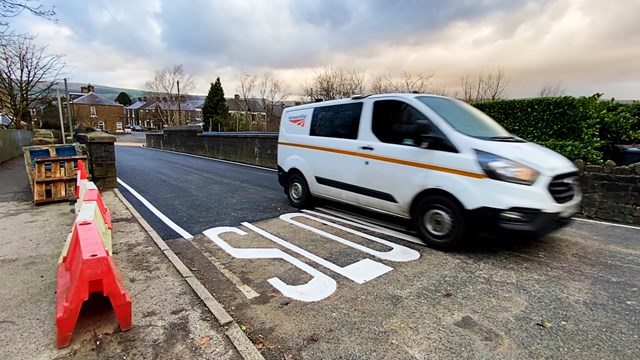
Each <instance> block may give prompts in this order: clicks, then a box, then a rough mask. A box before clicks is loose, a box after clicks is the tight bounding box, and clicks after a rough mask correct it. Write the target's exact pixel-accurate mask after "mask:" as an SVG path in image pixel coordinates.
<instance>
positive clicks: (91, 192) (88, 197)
mask: <svg viewBox="0 0 640 360" xmlns="http://www.w3.org/2000/svg"><path fill="white" fill-rule="evenodd" d="M86 201H95V202H96V203H97V204H98V208H99V209H100V212H101V213H102V218H103V219H104V222H105V224H107V228H109V230H112V229H113V227H112V226H111V212H110V211H109V209H107V206H106V205H105V204H104V201H103V200H102V195H100V191H98V189H87V190H86V193H85V194H84V198H83V199H82V202H86Z"/></svg>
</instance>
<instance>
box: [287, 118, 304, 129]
mask: <svg viewBox="0 0 640 360" xmlns="http://www.w3.org/2000/svg"><path fill="white" fill-rule="evenodd" d="M289 122H292V123H294V124H296V125H298V126H302V127H304V118H296V119H289Z"/></svg>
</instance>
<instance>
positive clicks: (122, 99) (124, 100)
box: [116, 91, 133, 106]
mask: <svg viewBox="0 0 640 360" xmlns="http://www.w3.org/2000/svg"><path fill="white" fill-rule="evenodd" d="M116 102H117V103H120V104H122V105H124V106H129V105H131V104H133V101H131V98H130V97H129V94H127V93H126V92H124V91H122V92H121V93H120V94H118V97H116Z"/></svg>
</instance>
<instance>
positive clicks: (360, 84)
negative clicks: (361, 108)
mask: <svg viewBox="0 0 640 360" xmlns="http://www.w3.org/2000/svg"><path fill="white" fill-rule="evenodd" d="M364 78H365V72H364V71H358V70H347V69H342V68H337V69H334V68H325V69H324V70H323V71H322V72H321V73H316V75H315V77H314V78H313V80H312V81H311V84H307V85H305V86H303V88H302V94H303V95H304V96H305V97H306V98H308V99H309V100H311V101H315V100H317V99H322V100H333V99H341V98H346V97H350V96H352V95H355V94H362V93H364Z"/></svg>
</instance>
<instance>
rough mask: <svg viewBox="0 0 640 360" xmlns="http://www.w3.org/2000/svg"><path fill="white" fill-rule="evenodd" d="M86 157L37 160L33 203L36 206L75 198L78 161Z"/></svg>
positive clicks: (42, 158) (43, 158)
mask: <svg viewBox="0 0 640 360" xmlns="http://www.w3.org/2000/svg"><path fill="white" fill-rule="evenodd" d="M86 159H87V157H86V156H57V157H41V158H37V159H35V167H34V171H33V202H34V204H36V205H39V204H44V203H50V202H56V201H67V200H69V198H72V197H74V196H75V191H76V176H77V175H76V174H77V170H78V169H77V164H78V160H83V161H86Z"/></svg>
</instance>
